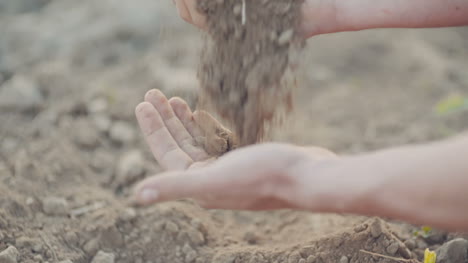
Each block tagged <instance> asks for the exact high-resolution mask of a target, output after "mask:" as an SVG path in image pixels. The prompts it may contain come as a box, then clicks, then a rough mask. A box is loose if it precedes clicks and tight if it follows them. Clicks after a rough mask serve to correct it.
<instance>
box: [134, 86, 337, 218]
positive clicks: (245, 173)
mask: <svg viewBox="0 0 468 263" xmlns="http://www.w3.org/2000/svg"><path fill="white" fill-rule="evenodd" d="M197 114H200V113H192V111H191V110H190V108H189V106H188V105H187V103H185V101H183V100H182V99H180V98H172V99H170V100H168V99H167V98H166V97H165V96H164V95H163V94H162V93H161V92H160V91H158V90H152V91H149V92H148V93H147V94H146V96H145V102H143V103H141V104H139V105H138V106H137V108H136V115H137V119H138V121H139V124H140V127H141V130H142V131H143V133H144V135H145V137H146V141H147V142H148V145H149V147H150V148H151V151H152V152H153V154H154V156H155V158H156V160H157V161H158V162H159V164H160V165H161V166H162V167H163V168H164V169H166V170H167V172H165V173H163V174H159V175H155V176H153V177H150V178H148V179H146V180H144V181H143V182H141V183H140V184H139V185H138V186H137V187H136V190H135V201H136V202H137V203H139V204H141V205H149V204H152V203H156V202H164V201H171V200H178V199H185V198H190V199H194V200H196V201H197V202H198V203H199V204H200V205H202V206H204V207H207V208H222V209H248V210H268V209H281V208H297V207H299V205H298V204H299V203H300V202H298V201H297V200H296V197H297V195H295V193H296V192H297V191H298V189H299V188H301V187H302V186H301V185H300V184H301V183H299V182H300V181H301V180H300V179H301V178H300V176H306V175H307V174H309V173H310V172H311V171H309V170H308V168H310V167H313V166H314V165H318V164H320V163H321V162H322V161H323V160H330V159H334V158H335V155H334V154H333V153H331V152H329V151H327V150H325V149H322V148H316V147H310V148H304V147H297V146H292V145H286V144H262V145H257V146H250V147H246V148H243V149H239V150H235V151H232V152H230V153H228V154H226V155H224V156H222V157H221V158H219V159H215V158H213V156H210V155H209V154H208V153H207V152H206V151H205V150H204V149H203V147H201V146H198V145H197V143H196V140H195V138H196V137H197V136H200V135H202V131H201V128H200V126H199V125H198V124H197V123H196V121H195V120H196V119H197V118H196V117H194V116H196V115H197ZM210 120H211V121H212V122H215V124H216V125H218V124H219V123H218V122H217V121H216V120H215V119H213V118H211V119H210Z"/></svg>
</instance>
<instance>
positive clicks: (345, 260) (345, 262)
mask: <svg viewBox="0 0 468 263" xmlns="http://www.w3.org/2000/svg"><path fill="white" fill-rule="evenodd" d="M348 262H349V259H348V257H346V256H342V257H341V259H340V263H348Z"/></svg>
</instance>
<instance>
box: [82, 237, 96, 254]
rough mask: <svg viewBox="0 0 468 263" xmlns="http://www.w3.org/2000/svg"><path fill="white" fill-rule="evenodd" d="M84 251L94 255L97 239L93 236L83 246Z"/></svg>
mask: <svg viewBox="0 0 468 263" xmlns="http://www.w3.org/2000/svg"><path fill="white" fill-rule="evenodd" d="M83 250H84V252H86V254H88V255H94V254H95V253H96V252H97V251H98V250H99V239H97V238H93V239H91V240H89V241H88V242H86V244H85V245H84V246H83Z"/></svg>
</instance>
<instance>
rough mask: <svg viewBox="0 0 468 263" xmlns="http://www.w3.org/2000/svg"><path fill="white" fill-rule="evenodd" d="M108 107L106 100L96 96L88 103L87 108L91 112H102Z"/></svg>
mask: <svg viewBox="0 0 468 263" xmlns="http://www.w3.org/2000/svg"><path fill="white" fill-rule="evenodd" d="M108 107H109V103H107V100H105V99H103V98H97V99H94V100H92V101H91V102H89V103H88V105H87V108H88V112H89V113H91V114H95V113H102V112H104V111H106V110H107V109H108Z"/></svg>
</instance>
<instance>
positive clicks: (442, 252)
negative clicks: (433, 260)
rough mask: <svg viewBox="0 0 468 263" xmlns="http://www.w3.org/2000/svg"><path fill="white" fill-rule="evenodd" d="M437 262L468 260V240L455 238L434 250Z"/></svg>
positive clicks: (449, 262) (457, 262)
mask: <svg viewBox="0 0 468 263" xmlns="http://www.w3.org/2000/svg"><path fill="white" fill-rule="evenodd" d="M436 253H437V263H461V262H467V260H468V240H466V239H463V238H457V239H454V240H452V241H449V242H447V243H445V244H443V245H442V246H441V247H440V248H438V249H437V250H436Z"/></svg>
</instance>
